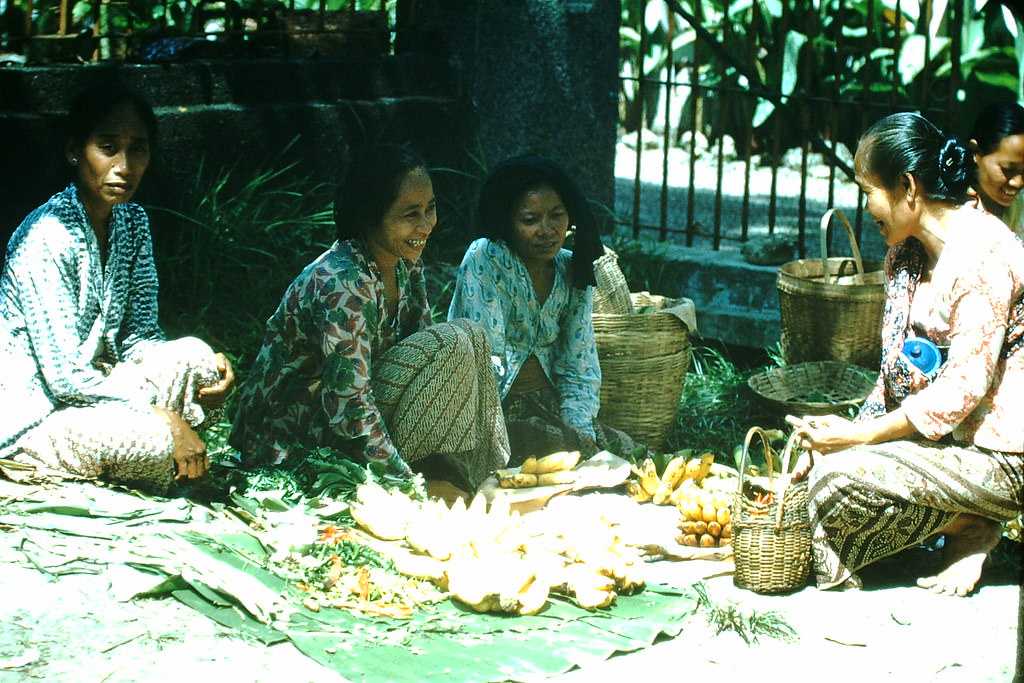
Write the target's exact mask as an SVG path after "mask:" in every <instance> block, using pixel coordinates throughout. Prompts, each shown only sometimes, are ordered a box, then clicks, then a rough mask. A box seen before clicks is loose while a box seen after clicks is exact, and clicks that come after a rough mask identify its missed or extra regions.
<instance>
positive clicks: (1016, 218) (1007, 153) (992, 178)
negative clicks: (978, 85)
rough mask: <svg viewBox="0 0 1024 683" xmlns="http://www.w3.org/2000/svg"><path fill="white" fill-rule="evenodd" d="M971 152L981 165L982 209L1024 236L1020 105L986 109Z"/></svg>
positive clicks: (976, 127) (1023, 138)
mask: <svg viewBox="0 0 1024 683" xmlns="http://www.w3.org/2000/svg"><path fill="white" fill-rule="evenodd" d="M971 148H972V150H973V151H974V161H975V163H976V164H977V165H978V177H977V182H976V183H975V189H976V190H977V191H978V196H979V198H980V199H981V204H982V206H983V207H984V208H985V210H986V211H988V212H989V213H991V214H992V215H994V216H997V217H999V218H1001V219H1003V222H1004V223H1006V224H1007V225H1008V226H1009V227H1010V229H1011V230H1013V231H1014V232H1015V233H1017V234H1018V235H1022V233H1024V215H1022V214H1024V196H1022V195H1021V190H1022V189H1024V107H1022V106H1021V105H1019V104H1018V103H1016V102H997V103H995V104H991V105H989V106H987V107H985V109H983V110H982V112H981V114H979V115H978V118H977V120H976V121H975V122H974V129H973V130H972V131H971ZM1022 236H1024V235H1022Z"/></svg>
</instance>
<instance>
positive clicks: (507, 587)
mask: <svg viewBox="0 0 1024 683" xmlns="http://www.w3.org/2000/svg"><path fill="white" fill-rule="evenodd" d="M403 499H404V500H403ZM351 505H352V507H351V511H352V518H353V519H354V520H355V521H356V523H357V524H358V525H359V526H360V527H361V528H362V529H364V530H365V531H367V532H369V533H370V534H372V535H373V536H375V537H376V538H379V539H382V540H391V541H397V540H403V541H404V544H405V545H407V546H408V548H409V549H411V551H409V550H403V551H401V552H395V553H393V554H391V555H390V556H391V559H392V561H393V562H394V564H395V568H396V569H397V570H398V571H399V572H401V573H402V574H405V575H407V576H413V577H417V578H426V579H430V580H431V581H433V582H434V583H436V584H437V585H438V586H439V587H441V588H442V589H443V590H446V591H448V592H449V593H450V594H451V596H452V597H453V598H455V599H456V600H458V601H460V602H462V603H464V604H465V605H467V606H469V607H471V608H472V609H474V610H476V611H479V612H502V613H508V614H535V613H537V612H538V611H540V610H541V609H542V608H543V607H544V605H545V604H547V601H548V598H549V595H550V594H551V592H558V593H563V594H566V595H569V596H572V597H573V598H575V600H576V602H577V604H579V605H580V606H581V607H583V608H585V609H589V610H593V609H597V608H600V607H607V606H608V605H610V604H611V603H612V602H614V600H615V597H616V595H618V594H624V593H632V592H635V591H638V590H640V589H642V588H643V586H644V575H643V574H644V573H643V566H644V563H643V559H642V557H641V556H640V551H639V550H637V549H635V548H633V547H631V546H627V545H626V544H625V543H624V542H623V541H622V539H621V538H620V537H619V536H618V535H617V534H616V533H615V531H614V529H613V528H612V526H611V524H610V523H608V522H606V521H605V520H603V519H589V520H580V519H578V518H577V517H576V516H571V515H567V514H565V513H564V512H561V511H552V510H540V511H537V512H533V513H531V514H528V515H525V516H521V515H519V514H518V513H517V512H512V511H511V510H510V509H509V506H508V502H507V501H505V500H504V499H503V498H500V497H499V498H497V499H496V500H495V501H494V502H493V503H491V504H490V505H488V504H487V502H486V500H485V499H484V498H483V496H481V495H477V496H476V497H474V498H473V499H472V501H470V503H469V505H468V506H467V505H466V504H465V503H464V502H463V501H462V499H458V500H456V501H455V503H454V504H453V505H452V506H451V508H449V507H448V506H446V505H445V504H444V502H442V501H441V500H437V499H435V500H430V501H426V502H423V503H420V502H416V501H413V500H411V499H410V498H408V497H407V496H405V495H404V494H402V493H399V492H395V491H386V490H384V489H383V488H381V487H380V486H379V485H378V484H376V483H366V484H362V485H360V487H359V488H358V489H357V492H356V498H355V500H354V501H353V502H352V504H351Z"/></svg>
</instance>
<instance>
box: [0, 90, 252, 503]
mask: <svg viewBox="0 0 1024 683" xmlns="http://www.w3.org/2000/svg"><path fill="white" fill-rule="evenodd" d="M156 128H157V124H156V117H155V116H154V115H153V110H152V109H151V108H150V106H149V104H148V103H147V102H146V101H145V99H144V98H143V97H142V96H141V95H139V94H138V93H136V92H135V91H134V90H132V89H130V88H128V87H126V86H124V85H120V84H117V83H108V84H100V85H97V86H93V87H91V88H89V89H87V90H85V91H83V92H82V93H80V94H79V95H78V96H77V97H76V98H75V100H74V101H73V102H72V105H71V108H70V111H69V113H68V134H67V142H66V146H65V155H66V158H67V161H68V163H69V164H70V167H71V170H72V175H73V182H72V183H71V184H70V185H69V186H68V187H67V188H66V189H64V190H63V191H61V192H59V193H57V194H55V195H54V196H53V197H51V198H50V200H49V201H47V202H46V203H45V204H43V205H42V206H40V207H39V208H38V209H36V210H35V211H33V212H32V213H31V214H30V215H29V216H28V217H27V218H26V219H25V220H24V221H23V222H22V224H21V226H20V227H19V228H18V229H17V230H16V231H15V233H14V234H13V235H12V236H11V240H10V242H9V243H8V246H7V258H6V261H5V264H4V271H3V276H2V278H0V355H2V356H3V358H4V370H3V372H2V373H0V457H5V458H6V459H7V462H6V465H2V464H0V469H3V470H4V472H5V473H6V474H8V475H9V476H11V477H14V478H20V477H34V476H36V475H45V476H49V475H55V476H66V477H77V478H87V479H91V478H102V479H107V480H111V481H114V482H118V483H124V484H131V485H136V486H140V487H145V488H149V489H151V490H155V491H157V492H164V491H166V490H167V489H168V487H169V486H170V484H171V481H172V478H175V479H177V480H179V481H181V480H189V479H197V478H199V477H201V476H203V475H204V474H205V473H206V471H207V469H208V468H209V460H208V459H207V456H206V446H205V445H204V444H203V442H202V440H201V439H200V438H199V436H198V435H197V434H196V433H195V432H194V431H193V428H195V427H198V426H199V425H201V424H203V423H208V422H210V419H211V418H210V415H209V413H208V412H207V411H209V410H210V409H215V408H218V407H219V406H220V405H221V404H222V403H223V401H224V399H225V398H226V396H227V393H228V392H229V391H230V390H231V387H232V384H233V381H234V375H233V373H232V370H231V364H230V363H229V362H228V360H227V358H226V357H224V355H223V354H215V353H214V352H213V351H212V350H211V349H210V348H209V347H208V346H207V345H206V344H204V343H203V342H201V341H199V340H198V339H195V338H192V337H186V338H183V339H178V340H175V341H165V339H164V335H163V332H162V331H161V330H160V327H159V326H158V324H157V277H156V267H155V266H154V264H153V248H152V243H151V240H150V234H149V220H148V218H147V217H146V213H145V212H144V211H143V210H142V208H141V207H140V206H139V205H138V204H134V203H132V202H131V201H130V200H131V198H132V196H133V195H134V194H135V191H136V189H138V186H139V183H140V182H141V181H142V177H143V174H144V173H145V172H146V169H147V167H148V166H149V160H150V150H151V148H152V146H153V145H155V143H156V132H157V131H156Z"/></svg>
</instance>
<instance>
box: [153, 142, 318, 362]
mask: <svg viewBox="0 0 1024 683" xmlns="http://www.w3.org/2000/svg"><path fill="white" fill-rule="evenodd" d="M296 141H297V138H296V139H295V140H293V141H292V143H291V144H289V145H288V146H286V147H285V148H284V149H283V150H282V151H280V152H279V153H278V154H276V155H275V156H274V157H273V158H272V159H269V160H268V161H267V162H266V163H265V164H263V166H262V167H261V168H258V169H256V170H254V171H252V172H251V174H246V175H244V176H243V175H241V174H240V172H239V170H238V167H237V166H228V167H224V168H219V169H209V168H207V167H206V166H205V165H200V171H199V172H198V173H197V174H196V177H195V183H194V185H193V186H192V188H190V190H189V191H188V192H187V193H186V197H187V199H186V200H185V202H184V206H183V207H178V208H171V207H163V206H147V207H146V208H147V210H148V211H149V212H150V214H151V216H152V217H153V222H154V224H155V227H156V229H155V230H154V250H155V252H156V253H155V257H156V262H157V264H158V266H159V269H160V292H161V295H160V307H161V317H162V323H163V325H164V327H165V328H166V329H167V331H168V333H169V334H172V335H173V336H178V335H182V334H195V335H196V336H199V337H201V338H202V339H205V340H207V341H208V342H210V343H211V345H213V346H215V347H216V348H218V349H223V350H225V351H226V352H227V353H228V354H229V356H231V357H233V359H236V361H237V362H236V363H235V365H236V369H238V370H243V369H244V368H245V367H248V365H249V363H250V362H251V360H252V357H253V356H254V355H255V352H256V351H257V350H258V349H259V344H260V340H261V339H262V337H263V332H264V327H265V324H266V319H267V317H268V316H269V315H270V314H271V313H272V312H273V311H274V309H275V308H276V307H277V303H278V300H279V298H280V296H281V294H282V293H283V292H284V289H285V287H287V285H288V283H289V282H291V280H292V278H294V277H295V275H296V274H297V273H298V272H299V270H300V269H301V268H302V267H303V266H305V265H306V264H307V263H308V262H309V261H311V260H312V259H313V258H314V257H315V256H316V255H317V254H318V253H319V252H321V251H322V250H323V249H324V248H326V247H327V246H328V245H329V244H330V243H331V242H332V241H333V239H334V230H333V224H334V220H333V216H332V211H331V206H332V200H333V187H332V186H330V185H329V184H327V183H319V182H314V181H313V180H312V179H310V178H308V177H306V176H304V175H302V174H301V173H299V172H298V169H299V165H298V163H297V162H294V161H293V162H289V161H287V156H288V154H289V152H290V150H291V149H292V147H293V146H294V144H295V142H296Z"/></svg>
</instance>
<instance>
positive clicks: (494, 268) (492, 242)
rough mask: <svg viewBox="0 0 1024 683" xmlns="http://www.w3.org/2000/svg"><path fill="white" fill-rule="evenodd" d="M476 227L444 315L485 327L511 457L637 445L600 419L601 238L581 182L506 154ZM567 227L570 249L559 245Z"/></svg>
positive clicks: (484, 193)
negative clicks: (596, 317) (597, 322)
mask: <svg viewBox="0 0 1024 683" xmlns="http://www.w3.org/2000/svg"><path fill="white" fill-rule="evenodd" d="M477 224H478V226H479V229H478V234H479V239H477V240H475V241H474V242H473V243H472V244H470V245H469V248H468V250H467V251H466V254H465V256H464V257H463V260H462V265H461V267H460V269H459V276H458V281H457V282H456V286H455V294H454V296H453V299H452V303H451V307H450V309H449V311H448V319H449V320H455V319H459V318H468V319H469V320H472V321H474V322H477V323H479V324H480V325H481V326H482V327H483V328H484V329H485V330H487V333H488V336H489V337H490V340H491V348H492V350H493V353H494V359H493V360H494V364H495V369H496V373H497V377H498V387H499V393H500V395H501V397H502V407H503V409H504V412H505V422H506V424H507V426H508V433H509V442H510V445H511V448H512V464H518V463H520V462H522V461H523V460H524V459H526V458H527V457H530V456H536V455H546V454H547V453H551V452H554V451H559V450H580V451H581V452H583V453H584V455H587V456H589V455H593V453H595V452H596V451H597V449H598V448H613V449H618V448H632V447H634V446H635V444H634V443H633V441H632V439H630V438H629V436H628V435H626V434H625V433H623V432H620V431H618V430H614V429H611V428H609V427H607V426H603V425H601V424H599V423H598V422H597V421H596V420H597V413H598V410H599V408H600V398H599V393H600V389H601V367H600V365H599V364H598V358H597V346H596V345H595V342H594V324H593V320H592V313H593V305H594V288H593V285H594V267H593V262H594V259H596V258H597V257H598V256H600V255H601V254H602V245H601V239H600V237H599V235H598V232H597V226H596V223H595V221H594V218H593V216H592V214H591V212H590V209H589V207H588V205H587V200H586V198H585V197H584V196H583V194H582V192H581V191H580V189H579V187H578V186H577V185H576V183H575V181H574V180H573V179H572V178H571V177H570V176H569V175H568V173H566V171H565V170H564V169H563V168H562V167H561V166H559V165H558V164H556V163H555V162H554V161H552V160H550V159H547V158H545V157H541V156H521V157H515V158H512V159H508V160H506V161H504V162H502V163H501V164H499V165H498V166H497V167H495V169H494V170H493V172H492V173H491V174H490V176H489V177H488V178H487V180H486V182H485V183H484V186H483V188H482V190H481V194H480V202H479V207H478V215H477ZM570 231H572V232H573V233H574V246H573V251H569V250H567V249H564V248H563V245H564V244H565V241H566V238H567V236H568V234H569V233H570Z"/></svg>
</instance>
